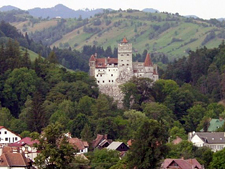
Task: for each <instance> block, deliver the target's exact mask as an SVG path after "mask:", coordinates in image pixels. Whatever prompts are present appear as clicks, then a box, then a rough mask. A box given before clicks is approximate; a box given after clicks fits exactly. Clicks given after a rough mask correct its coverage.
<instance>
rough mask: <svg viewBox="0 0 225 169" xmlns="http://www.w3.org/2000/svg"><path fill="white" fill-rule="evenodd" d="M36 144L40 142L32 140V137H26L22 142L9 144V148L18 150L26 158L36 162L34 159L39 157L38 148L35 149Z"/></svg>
mask: <svg viewBox="0 0 225 169" xmlns="http://www.w3.org/2000/svg"><path fill="white" fill-rule="evenodd" d="M35 143H38V141H37V140H32V138H30V137H25V138H23V139H21V140H20V141H17V142H15V143H11V144H9V145H8V146H9V147H11V148H14V149H16V148H18V150H19V152H20V153H23V154H24V155H25V157H27V158H29V159H31V160H32V161H34V159H35V158H36V157H37V155H38V151H37V148H36V147H34V144H35Z"/></svg>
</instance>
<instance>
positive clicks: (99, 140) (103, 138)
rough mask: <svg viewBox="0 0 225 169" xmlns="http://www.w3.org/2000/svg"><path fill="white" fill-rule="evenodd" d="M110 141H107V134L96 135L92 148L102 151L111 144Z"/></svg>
mask: <svg viewBox="0 0 225 169" xmlns="http://www.w3.org/2000/svg"><path fill="white" fill-rule="evenodd" d="M111 142H112V140H111V139H108V135H107V134H103V135H102V134H97V137H96V139H95V140H93V141H92V148H93V149H95V148H98V149H102V148H105V147H107V146H108V145H109V144H111Z"/></svg>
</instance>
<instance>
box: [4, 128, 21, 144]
mask: <svg viewBox="0 0 225 169" xmlns="http://www.w3.org/2000/svg"><path fill="white" fill-rule="evenodd" d="M19 140H21V137H20V136H19V135H17V134H15V133H14V132H12V131H10V130H8V129H7V128H5V127H4V126H0V145H3V146H4V145H7V144H10V143H14V142H17V141H19Z"/></svg>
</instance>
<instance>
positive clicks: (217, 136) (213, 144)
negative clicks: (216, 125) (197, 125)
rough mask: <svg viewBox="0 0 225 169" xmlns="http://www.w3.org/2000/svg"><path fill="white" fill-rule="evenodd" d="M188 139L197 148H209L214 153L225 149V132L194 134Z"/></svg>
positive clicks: (190, 134)
mask: <svg viewBox="0 0 225 169" xmlns="http://www.w3.org/2000/svg"><path fill="white" fill-rule="evenodd" d="M188 135H189V136H188V139H189V141H191V142H192V143H193V144H194V145H195V146H197V147H203V146H206V147H209V148H211V149H212V151H214V152H216V151H220V150H222V149H223V148H224V147H225V132H192V133H189V134H188Z"/></svg>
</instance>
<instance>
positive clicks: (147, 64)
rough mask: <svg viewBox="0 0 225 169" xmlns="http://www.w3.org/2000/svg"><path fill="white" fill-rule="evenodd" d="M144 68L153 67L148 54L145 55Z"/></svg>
mask: <svg viewBox="0 0 225 169" xmlns="http://www.w3.org/2000/svg"><path fill="white" fill-rule="evenodd" d="M144 66H153V64H152V61H151V58H150V54H149V53H148V54H147V55H146V58H145V62H144Z"/></svg>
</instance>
